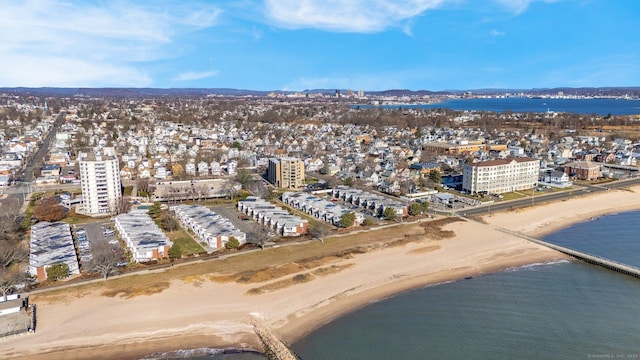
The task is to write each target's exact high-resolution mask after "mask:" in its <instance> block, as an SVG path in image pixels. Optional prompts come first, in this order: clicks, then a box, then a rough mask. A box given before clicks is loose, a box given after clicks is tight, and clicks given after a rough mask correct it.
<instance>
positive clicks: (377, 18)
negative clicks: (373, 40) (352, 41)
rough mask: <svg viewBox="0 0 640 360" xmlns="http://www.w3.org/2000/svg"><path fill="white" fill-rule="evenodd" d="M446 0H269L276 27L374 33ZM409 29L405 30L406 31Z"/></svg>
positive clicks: (271, 16)
mask: <svg viewBox="0 0 640 360" xmlns="http://www.w3.org/2000/svg"><path fill="white" fill-rule="evenodd" d="M443 1H444V0H266V3H265V10H266V15H267V16H268V17H269V19H271V21H273V22H274V23H275V25H276V26H280V27H284V28H289V29H302V28H315V29H322V30H329V31H337V32H358V33H372V32H379V31H382V30H385V29H387V28H389V27H392V26H401V25H402V24H401V22H402V21H404V20H408V19H411V18H413V17H415V16H418V15H420V14H422V13H423V12H425V11H426V10H429V9H434V8H436V7H438V6H439V5H441V4H442V3H443ZM406 31H407V30H406V29H405V32H406Z"/></svg>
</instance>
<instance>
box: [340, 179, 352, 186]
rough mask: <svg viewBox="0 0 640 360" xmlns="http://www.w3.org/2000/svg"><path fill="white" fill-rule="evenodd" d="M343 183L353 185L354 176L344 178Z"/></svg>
mask: <svg viewBox="0 0 640 360" xmlns="http://www.w3.org/2000/svg"><path fill="white" fill-rule="evenodd" d="M342 184H343V185H346V186H349V187H351V186H353V178H351V177H348V178H346V179H344V181H343V182H342Z"/></svg>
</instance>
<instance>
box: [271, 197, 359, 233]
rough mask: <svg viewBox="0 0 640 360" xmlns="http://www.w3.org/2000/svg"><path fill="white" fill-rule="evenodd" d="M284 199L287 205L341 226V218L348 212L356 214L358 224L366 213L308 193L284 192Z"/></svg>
mask: <svg viewBox="0 0 640 360" xmlns="http://www.w3.org/2000/svg"><path fill="white" fill-rule="evenodd" d="M282 201H283V202H284V203H285V204H287V205H290V206H292V207H294V208H296V209H299V210H302V211H304V212H305V213H307V214H309V215H311V216H314V217H316V218H318V219H320V220H322V221H326V222H328V223H330V224H332V225H335V226H340V220H341V219H342V216H343V215H344V214H346V213H354V214H355V216H356V220H355V224H356V225H360V224H362V223H363V222H364V215H363V214H362V213H360V212H357V211H351V210H349V209H346V208H344V207H342V206H340V205H338V204H336V203H334V202H331V201H327V200H325V199H322V198H319V197H317V196H314V195H311V194H308V193H303V192H286V193H284V194H282Z"/></svg>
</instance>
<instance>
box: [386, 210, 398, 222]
mask: <svg viewBox="0 0 640 360" xmlns="http://www.w3.org/2000/svg"><path fill="white" fill-rule="evenodd" d="M397 215H398V214H397V213H396V211H395V210H394V209H393V208H390V207H388V208H385V209H384V212H382V216H384V218H385V219H387V220H394V219H395V218H396V216H397Z"/></svg>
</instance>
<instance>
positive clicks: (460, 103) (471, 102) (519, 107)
mask: <svg viewBox="0 0 640 360" xmlns="http://www.w3.org/2000/svg"><path fill="white" fill-rule="evenodd" d="M352 107H353V108H356V107H360V108H367V107H370V106H368V105H354V106H352ZM382 107H383V108H388V109H395V108H399V107H401V108H422V109H438V108H446V109H451V110H482V111H493V112H503V111H506V110H509V111H512V112H547V111H552V112H567V113H574V114H598V115H603V116H604V115H607V114H611V115H635V114H640V100H623V99H532V98H519V97H511V98H490V99H454V100H446V101H443V102H441V103H436V104H425V105H383V106H382Z"/></svg>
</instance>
